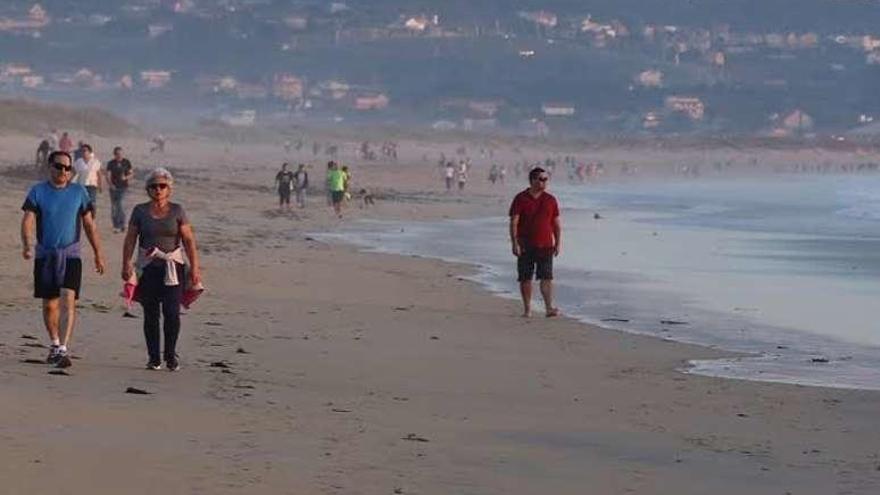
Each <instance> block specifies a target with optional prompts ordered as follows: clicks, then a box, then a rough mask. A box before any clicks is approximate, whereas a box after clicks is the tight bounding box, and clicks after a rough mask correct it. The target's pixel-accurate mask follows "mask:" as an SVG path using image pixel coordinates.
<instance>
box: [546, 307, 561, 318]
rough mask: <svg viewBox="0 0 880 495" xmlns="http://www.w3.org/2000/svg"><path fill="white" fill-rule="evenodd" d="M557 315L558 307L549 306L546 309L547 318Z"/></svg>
mask: <svg viewBox="0 0 880 495" xmlns="http://www.w3.org/2000/svg"><path fill="white" fill-rule="evenodd" d="M555 316H559V308H550V309H548V310H547V318H553V317H555Z"/></svg>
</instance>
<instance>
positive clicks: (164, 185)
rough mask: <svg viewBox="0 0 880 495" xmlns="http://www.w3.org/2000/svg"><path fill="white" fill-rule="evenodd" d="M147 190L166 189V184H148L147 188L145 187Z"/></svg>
mask: <svg viewBox="0 0 880 495" xmlns="http://www.w3.org/2000/svg"><path fill="white" fill-rule="evenodd" d="M147 189H150V190H152V191H159V190H163V189H168V184H150V185H149V186H147Z"/></svg>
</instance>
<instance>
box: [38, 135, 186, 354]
mask: <svg viewBox="0 0 880 495" xmlns="http://www.w3.org/2000/svg"><path fill="white" fill-rule="evenodd" d="M62 137H67V139H68V140H69V136H67V134H66V133H65V135H64V136H62ZM62 142H63V140H62ZM78 149H79V150H80V153H79V154H80V157H79V158H74V155H73V154H72V153H71V152H70V146H68V145H62V144H61V143H59V148H58V149H55V150H53V151H51V152H49V153H48V155H46V165H47V170H46V173H47V174H48V179H47V180H44V181H41V182H39V183H37V184H35V185H33V186H32V187H31V188H30V190H29V191H28V193H27V196H26V198H25V201H24V204H23V205H22V210H23V212H24V213H23V216H22V220H21V243H22V257H23V258H24V259H25V260H33V281H34V293H33V294H34V297H35V298H37V299H40V300H41V301H42V315H43V321H44V324H45V327H46V331H47V333H48V335H49V339H50V341H51V345H50V347H49V354H48V356H47V358H46V361H47V363H49V364H51V365H54V366H57V367H59V368H67V367H69V366H71V365H72V361H71V358H70V350H69V346H70V343H71V338H72V336H73V329H74V325H75V322H76V300H77V299H79V296H80V291H81V287H82V271H83V267H82V260H81V247H80V243H81V242H80V241H81V233H82V232H84V233H85V236H86V239H87V240H88V242H89V244H90V245H91V248H92V251H93V254H94V263H95V271H96V272H97V273H98V274H100V275H102V274H104V272H105V270H106V264H105V258H104V254H103V250H102V247H101V236H100V234H99V231H98V227H97V223H96V221H95V218H96V211H97V202H98V201H97V199H98V193H100V192H101V191H102V189H103V184H104V181H106V182H107V184H108V188H109V190H110V199H111V210H112V211H111V216H112V222H113V230H114V233H123V232H124V233H125V239H124V241H123V249H122V259H121V271H120V275H121V278H122V280H123V283H124V284H126V286H128V287H132V292H131V294H129V295H130V296H131V297H132V298H133V299H134V300H137V301H138V302H140V304H141V305H142V307H143V311H144V317H143V320H144V321H143V332H144V339H145V341H146V347H147V355H148V362H147V367H148V368H149V369H153V370H158V369H161V367H162V363H163V360H164V363H165V365H166V366H167V368H168V369H169V370H171V371H175V370H177V369H178V368H179V367H180V361H179V358H178V355H177V339H178V335H179V334H180V307H181V304H187V303H188V301H189V302H191V301H192V300H193V299H194V298H195V296H196V295H197V294H198V293H200V291H201V290H202V285H201V270H200V262H199V255H198V250H197V247H196V239H195V235H194V233H193V229H192V225H191V223H190V221H189V218H188V217H187V215H186V212H185V210H184V209H183V207H182V206H181V205H180V204H178V203H173V202H171V196H172V191H173V186H174V178H173V176H172V174H171V172H170V171H168V170H167V169H165V168H156V169H154V170H152V171H151V172H150V173H148V174H147V176H146V181H145V190H146V194H147V196H148V197H149V201H147V202H144V203H141V204H138V205H137V206H135V207H134V208H133V210H132V212H131V216H130V219H129V220H128V222H127V223H126V215H125V205H124V203H123V201H124V198H125V196H126V194H127V191H128V189H129V187H130V186H131V185H132V184H133V182H134V170H133V167H132V165H131V162H130V161H129V160H127V159H126V158H125V157H124V155H123V150H122V148H121V147H116V148H114V149H113V159H112V160H109V161H108V162H107V164H106V167H102V165H101V162H100V161H99V160H97V158H96V157H95V155H94V152H93V149H92V147H91V146H90V145H88V144H81V145H80V147H79V148H78ZM136 247H137V248H138V251H137V256H136V257H134V254H135V248H136ZM160 326H161V330H162V333H164V347H163V348H162V350H161V352H160V344H161V336H160Z"/></svg>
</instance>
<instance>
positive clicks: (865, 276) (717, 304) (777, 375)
mask: <svg viewBox="0 0 880 495" xmlns="http://www.w3.org/2000/svg"><path fill="white" fill-rule="evenodd" d="M552 192H553V193H554V194H556V195H557V197H558V198H559V200H560V203H561V205H562V208H563V253H562V255H560V257H559V258H557V260H556V262H555V272H556V284H555V285H556V292H557V299H558V303H559V306H561V308H562V309H563V312H564V313H565V314H567V315H569V316H574V317H576V318H579V319H581V320H583V321H586V322H589V323H594V324H599V325H602V326H605V327H609V328H614V329H618V330H622V331H628V332H636V333H641V334H648V335H653V336H657V337H660V338H664V339H672V340H676V341H681V342H688V343H696V344H702V345H706V346H710V347H716V348H720V349H725V350H730V351H737V352H741V353H746V354H747V355H746V356H745V357H739V358H731V359H722V360H706V361H694V362H692V363H691V365H690V366H689V367H688V368H687V369H686V370H684V371H686V372H689V373H699V374H707V375H713V376H724V377H730V378H742V379H750V380H765V381H781V382H789V383H798V384H805V385H820V386H831V387H843V388H865V389H880V324H878V323H877V317H876V316H875V314H874V313H873V312H872V311H871V310H872V309H874V304H876V303H877V301H880V177H875V176H809V177H808V176H803V177H801V176H785V177H779V178H774V179H766V180H754V179H750V180H724V181H721V180H700V181H697V180H688V181H680V182H652V183H620V184H604V185H588V186H559V185H556V187H554V188H553V190H552ZM595 213H598V214H599V215H600V216H601V218H600V219H598V220H597V219H594V214H595ZM325 237H328V238H336V239H340V240H344V241H346V242H351V243H355V244H358V245H360V246H363V247H365V248H368V249H371V250H376V251H381V252H388V253H399V254H407V255H421V256H428V257H437V258H442V259H446V260H450V261H459V262H465V263H469V264H472V265H476V266H478V267H479V273H478V275H477V276H476V279H477V280H478V281H479V282H481V283H483V284H484V285H485V286H486V287H488V288H489V289H490V290H492V291H493V292H495V293H497V294H499V295H502V296H506V297H513V298H517V297H518V292H517V286H516V281H515V263H514V261H515V260H514V258H513V256H512V255H511V254H510V248H509V241H508V239H507V219H506V218H505V217H495V218H479V219H473V220H450V221H443V222H430V223H400V222H361V223H359V224H357V225H355V226H353V227H352V228H350V229H348V230H346V231H344V232H341V233H333V234H326V235H325ZM535 303H536V308H538V309H540V308H541V304H540V299H538V300H536V301H535Z"/></svg>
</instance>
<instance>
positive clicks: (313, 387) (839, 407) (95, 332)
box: [0, 136, 880, 495]
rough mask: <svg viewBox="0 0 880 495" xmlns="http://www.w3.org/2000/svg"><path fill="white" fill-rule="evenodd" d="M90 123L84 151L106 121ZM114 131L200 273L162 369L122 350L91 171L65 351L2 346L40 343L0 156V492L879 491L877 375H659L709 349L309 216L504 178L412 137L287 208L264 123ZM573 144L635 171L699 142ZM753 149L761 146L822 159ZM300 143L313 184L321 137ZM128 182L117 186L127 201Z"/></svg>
mask: <svg viewBox="0 0 880 495" xmlns="http://www.w3.org/2000/svg"><path fill="white" fill-rule="evenodd" d="M90 141H92V142H94V144H95V146H96V149H97V150H98V154H99V157H100V158H102V159H106V157H107V155H108V150H109V149H110V147H111V146H112V145H114V144H116V141H114V140H112V139H107V138H90ZM33 144H34V140H33V138H26V137H21V136H5V137H2V138H0V162H2V163H4V164H10V165H11V164H14V163H18V162H21V161H26V160H27V159H29V157H30V156H31V153H32V148H33ZM405 144H406V143H405ZM123 146H125V147H126V148H127V149H129V150H130V152H129V155H130V156H131V157H132V161H133V163H134V166H135V167H136V168H138V169H140V170H141V171H144V170H146V169H149V168H152V165H153V162H155V161H161V162H162V163H163V164H166V165H168V166H170V167H172V169H173V170H174V171H175V172H177V177H178V180H177V183H176V186H175V193H174V194H175V196H174V200H175V201H178V202H180V203H182V204H183V205H184V206H185V207H186V208H187V211H188V213H189V216H190V218H191V219H192V221H193V224H194V227H195V231H196V235H197V237H198V239H199V242H200V247H201V250H202V253H203V265H204V268H203V269H204V274H203V275H204V279H205V284H206V286H207V287H208V293H207V294H206V295H205V296H204V297H203V299H201V300H200V301H199V302H198V303H197V304H196V306H195V307H193V308H192V310H190V311H188V312H187V314H186V316H184V319H183V333H182V336H181V344H180V352H181V358H182V362H183V369H182V370H181V371H180V372H178V373H168V372H164V371H162V372H154V371H147V370H145V369H144V363H145V362H146V357H145V351H144V344H143V335H142V333H141V320H140V319H128V318H122V316H121V315H122V311H123V305H122V301H121V298H120V297H119V296H118V292H119V290H120V286H121V281H120V280H119V275H118V273H119V268H120V258H121V243H122V237H121V236H120V235H114V234H112V233H111V226H110V218H109V200H108V198H107V195H106V193H105V194H104V195H101V196H100V198H99V206H98V221H99V225H100V227H101V234H102V239H103V243H104V248H105V256H106V258H107V260H108V261H109V265H110V266H109V268H108V273H106V274H105V275H104V276H103V277H99V276H97V275H96V274H95V273H94V272H92V271H89V272H88V273H87V274H86V275H85V277H84V293H83V297H82V299H81V301H80V313H79V314H80V319H79V323H78V325H77V329H76V333H75V336H74V342H73V346H72V351H73V354H74V356H75V357H76V358H78V359H75V360H74V366H73V367H72V368H71V369H70V370H69V375H68V376H63V375H52V374H49V371H50V370H51V368H49V367H47V365H45V364H31V363H27V362H25V361H26V360H28V359H39V360H41V359H43V358H44V357H45V353H46V349H45V348H43V347H42V346H45V345H46V344H47V339H46V336H45V331H44V330H43V327H42V322H41V320H40V314H39V310H38V309H39V308H38V301H36V300H34V299H33V298H32V297H31V265H30V263H29V262H25V261H24V260H22V259H21V256H20V247H19V235H18V225H19V224H18V222H19V219H20V210H19V208H20V206H21V203H22V200H23V198H24V195H25V192H26V190H27V187H28V186H29V185H30V184H31V183H32V181H31V180H29V179H25V178H22V177H17V176H15V175H14V174H10V173H6V174H5V175H3V176H0V182H2V184H3V185H4V187H5V188H6V190H7V191H8V192H9V194H6V195H4V196H3V198H2V199H0V204H2V208H0V218H2V221H3V223H4V224H5V225H7V229H6V234H5V235H4V236H3V237H2V241H0V242H2V244H0V248H2V249H0V269H2V271H3V273H4V274H5V275H4V277H5V278H4V280H5V283H4V286H5V288H6V290H5V291H4V294H3V298H2V300H0V325H2V328H3V329H4V330H5V331H4V332H2V334H0V396H2V397H3V406H2V407H0V446H2V447H0V487H2V488H0V493H3V494H10V495H19V494H22V495H24V494H41V493H54V494H83V493H99V494H100V493H125V494H148V493H164V494H206V495H214V494H386V493H387V494H394V493H402V494H453V493H454V494H539V493H546V494H575V493H576V494H585V493H587V494H626V493H635V494H658V495H660V494H694V495H697V494H717V495H726V494H731V495H733V494H742V493H749V494H760V495H763V494H768V495H770V494H774V495H783V494H792V495H801V494H815V495H826V494H866V495H867V494H875V493H880V447H878V446H880V430H878V428H877V427H876V415H877V411H878V410H880V393H877V392H868V391H859V390H837V389H823V388H814V387H802V386H794V385H783V384H773V383H755V382H746V381H736V380H726V379H719V378H709V377H702V376H694V375H688V374H684V373H681V372H680V371H678V370H679V369H680V368H681V367H682V366H684V364H685V363H686V362H687V361H688V360H691V359H705V358H713V357H721V356H725V355H727V354H724V353H722V352H720V351H716V350H711V349H706V348H701V347H696V346H690V345H684V344H679V343H675V342H671V341H666V340H661V339H655V338H649V337H642V336H636V335H630V334H625V333H620V332H616V331H611V330H605V329H602V328H598V327H592V326H588V325H584V324H581V323H578V322H576V321H573V320H569V319H565V318H560V319H553V320H548V319H545V318H543V317H534V318H532V319H529V320H525V319H522V318H519V317H518V315H519V310H520V308H519V304H518V303H517V302H515V301H510V300H506V299H501V298H498V297H494V296H492V295H491V294H489V293H487V292H485V291H484V290H482V289H481V288H480V287H479V286H477V285H476V284H475V283H473V282H471V281H468V280H467V279H466V276H467V275H468V274H469V273H470V270H471V268H469V267H466V266H461V265H455V264H450V263H445V262H441V261H437V260H430V259H424V258H415V257H400V256H391V255H382V254H370V253H363V252H359V251H358V250H356V249H355V248H353V247H350V246H345V245H335V244H328V243H325V242H321V241H318V240H316V239H315V238H313V233H316V232H324V231H335V230H337V229H339V228H340V227H341V226H344V225H346V224H348V223H350V222H356V221H357V220H358V219H363V218H371V219H406V220H432V219H442V218H460V217H469V216H480V215H503V214H504V213H505V212H506V209H507V206H508V204H509V200H510V194H511V193H512V192H513V191H514V190H515V189H517V188H518V187H519V186H518V185H516V186H514V185H510V187H509V188H507V189H501V188H497V189H492V188H490V187H489V185H488V183H487V182H486V180H485V178H484V175H482V172H478V174H477V175H476V176H475V177H474V178H473V179H472V186H473V187H471V188H469V190H468V191H467V192H466V193H465V194H462V195H458V194H453V195H448V194H446V193H444V192H443V191H442V184H441V181H440V178H439V176H438V175H437V170H436V166H435V159H434V158H433V157H434V155H433V154H432V155H431V157H432V158H431V160H429V161H427V162H424V161H422V159H421V157H422V156H423V155H424V154H426V153H436V152H437V151H438V149H440V148H438V146H439V145H431V144H430V143H421V142H419V143H408V144H406V146H405V149H404V151H405V153H404V155H403V156H402V158H401V162H400V163H399V164H369V165H360V164H356V165H355V167H354V174H355V184H356V186H355V188H359V187H366V188H368V189H370V190H371V191H373V192H374V193H375V194H376V196H377V198H378V204H377V205H376V206H375V207H374V208H370V209H368V210H361V209H360V208H358V207H357V206H356V205H352V206H351V207H350V208H349V209H348V210H347V212H346V218H345V219H344V220H342V221H340V220H337V219H336V218H335V217H334V216H333V215H332V212H331V211H330V209H329V208H327V207H326V204H325V199H324V197H323V195H322V193H321V191H317V192H315V193H313V195H312V196H311V197H310V199H309V204H308V207H307V208H306V209H305V210H303V211H294V212H293V213H279V212H278V211H277V208H276V201H277V199H276V196H275V195H274V193H273V192H272V190H271V187H270V186H271V184H272V179H273V177H274V174H275V172H276V171H277V169H278V167H279V164H280V163H281V161H283V160H284V158H285V156H284V152H283V150H282V149H281V147H280V146H278V145H270V144H249V145H235V146H234V147H232V148H230V149H225V148H226V145H225V144H223V143H220V142H216V141H210V140H207V139H203V138H194V137H186V136H182V137H179V138H172V139H171V140H170V142H169V152H168V154H167V155H166V156H164V157H162V158H156V157H153V158H149V157H148V155H146V144H145V143H144V142H140V141H130V142H124V143H123ZM432 146H433V147H432ZM351 147H352V146H351V145H349V148H351ZM443 149H444V150H446V152H447V153H449V150H450V149H454V148H453V147H451V146H447V147H446V148H443ZM527 152H530V153H531V152H532V151H527ZM541 152H542V151H541V150H534V151H533V153H534V155H535V156H538V155H540V153H541ZM348 153H349V155H347V156H346V155H343V156H341V159H342V160H343V161H349V159H350V157H351V152H348ZM596 153H597V155H598V156H601V157H602V159H603V160H607V161H608V162H609V163H630V164H632V163H639V164H642V163H643V162H644V165H643V166H642V168H644V169H647V170H650V169H651V166H652V165H651V163H654V162H656V163H661V162H662V163H664V164H666V163H669V162H674V163H681V162H683V161H686V160H692V161H694V162H701V161H702V162H705V159H706V157H707V156H710V155H711V152H708V151H705V150H701V151H698V152H695V153H692V154H688V153H687V152H686V151H676V152H670V153H666V154H663V153H651V152H650V151H645V150H642V151H639V150H632V149H628V150H619V151H614V150H598V151H596ZM725 153H726V154H723V156H724V157H725V158H724V159H727V158H728V157H734V158H738V159H741V160H742V162H743V163H745V161H746V160H747V157H750V156H752V155H753V153H751V152H733V151H729V152H725ZM763 153H765V154H766V157H765V158H766V160H762V163H765V162H766V163H769V164H770V165H768V167H771V166H773V165H774V164H778V163H785V162H786V161H792V160H816V161H824V160H828V159H829V155H828V154H827V153H826V154H821V156H819V155H817V153H816V152H813V151H804V152H802V153H801V152H797V151H766V152H763ZM711 156H714V155H711ZM720 156H721V155H720ZM817 156H818V158H817ZM300 158H303V159H304V158H306V155H302V156H295V157H293V158H292V159H291V162H292V163H293V162H296V161H299V159H300ZM309 158H310V154H309ZM834 158H835V159H839V160H841V161H846V160H855V158H854V157H853V156H851V155H846V154H841V156H839V157H834ZM310 161H311V162H312V163H314V164H315V168H313V169H312V170H311V181H312V184H313V185H314V186H320V185H321V183H322V181H323V166H322V165H321V163H322V162H326V159H325V158H323V157H321V158H320V161H319V160H318V159H316V160H312V159H311V158H310ZM664 166H665V165H664ZM7 170H8V169H7ZM509 180H510V181H511V182H512V181H514V180H515V179H514V178H513V177H512V174H511V176H510V177H509ZM145 200H146V197H145V195H144V194H143V192H142V189H141V188H140V187H135V188H134V189H133V191H132V192H131V194H130V196H129V198H128V205H129V207H131V206H133V205H134V204H135V203H136V202H142V201H145ZM597 242H600V240H597ZM566 247H567V248H568V249H574V246H571V245H568V246H566ZM499 256H508V253H499ZM91 262H92V259H91V255H90V254H89V255H86V256H85V263H84V266H87V267H91V266H92V265H91ZM513 270H514V266H513V260H512V259H511V276H513ZM138 314H140V313H139V312H138ZM129 387H134V388H137V389H140V390H143V391H146V392H149V394H148V395H140V394H127V393H126V389H127V388H129Z"/></svg>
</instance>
